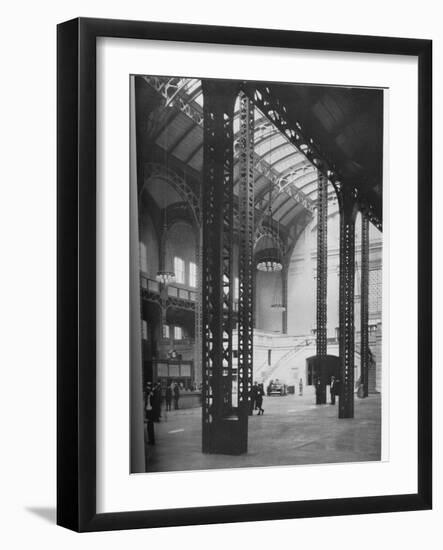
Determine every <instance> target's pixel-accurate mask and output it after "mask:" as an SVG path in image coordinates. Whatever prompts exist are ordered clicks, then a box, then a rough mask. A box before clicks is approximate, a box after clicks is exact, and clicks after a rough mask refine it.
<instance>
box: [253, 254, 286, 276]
mask: <svg viewBox="0 0 443 550" xmlns="http://www.w3.org/2000/svg"><path fill="white" fill-rule="evenodd" d="M257 269H258V271H265V272H267V273H274V272H276V271H281V270H282V269H283V266H282V265H281V263H280V262H279V261H278V259H277V256H269V257H266V258H262V259H261V260H260V261H259V262H258V263H257Z"/></svg>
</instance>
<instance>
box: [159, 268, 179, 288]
mask: <svg viewBox="0 0 443 550" xmlns="http://www.w3.org/2000/svg"><path fill="white" fill-rule="evenodd" d="M155 280H156V281H158V282H159V283H161V284H162V285H168V284H169V283H173V282H174V281H175V273H174V272H173V271H163V270H159V271H157V275H156V276H155Z"/></svg>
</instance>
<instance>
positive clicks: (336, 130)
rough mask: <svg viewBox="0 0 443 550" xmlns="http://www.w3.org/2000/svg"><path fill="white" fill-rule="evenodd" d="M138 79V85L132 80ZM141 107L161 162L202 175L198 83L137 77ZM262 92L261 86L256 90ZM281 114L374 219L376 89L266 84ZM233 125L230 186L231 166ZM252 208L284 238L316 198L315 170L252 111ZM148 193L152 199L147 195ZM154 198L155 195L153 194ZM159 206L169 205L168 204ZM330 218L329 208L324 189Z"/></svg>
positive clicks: (378, 174)
mask: <svg viewBox="0 0 443 550" xmlns="http://www.w3.org/2000/svg"><path fill="white" fill-rule="evenodd" d="M139 80H140V79H139ZM141 80H142V81H143V83H142V85H143V91H144V94H143V98H144V99H143V101H144V102H145V104H146V105H147V108H146V109H145V110H144V112H145V113H147V114H146V121H145V131H146V133H147V134H149V138H150V141H152V142H153V143H155V144H156V146H158V148H159V150H161V151H162V152H163V153H162V154H164V156H165V163H166V162H167V161H168V159H170V158H174V159H176V160H177V161H178V162H180V163H182V164H183V165H184V166H187V167H189V168H190V169H191V170H193V171H194V172H195V173H197V174H201V173H202V170H203V93H202V86H201V80H199V79H190V78H170V77H150V76H144V77H141ZM260 84H261V85H263V83H260ZM267 86H270V87H271V88H272V92H273V94H274V95H275V96H277V97H278V98H279V101H280V102H282V103H283V104H284V105H285V107H286V117H287V120H288V123H289V124H290V125H291V126H293V127H294V128H295V127H296V125H298V127H300V125H301V127H303V132H304V134H305V135H306V136H310V137H312V138H313V139H314V140H315V143H316V145H317V146H318V148H319V149H320V150H321V152H322V154H323V155H324V156H325V158H327V159H328V160H329V161H330V162H331V163H333V165H334V167H335V169H336V170H337V173H339V174H340V177H341V178H342V180H343V182H344V184H348V185H354V186H357V187H358V188H359V190H360V191H361V194H362V195H365V196H366V197H368V200H369V201H370V202H371V204H372V205H373V206H374V209H375V212H376V215H377V217H378V218H379V219H380V220H381V214H382V177H383V174H382V167H383V92H382V90H379V89H365V88H350V87H337V86H319V85H306V84H280V83H279V84H267ZM238 130H239V112H238V105H236V110H235V118H234V155H235V156H234V163H235V164H234V181H235V186H236V185H237V180H238V175H239V166H238V155H237V154H236V147H235V140H236V139H237V133H238ZM254 152H255V160H256V165H255V202H256V207H257V209H258V210H259V211H262V212H267V211H268V207H269V200H270V201H271V205H272V218H273V221H274V222H275V223H277V224H279V225H281V226H282V227H284V228H285V230H286V232H287V233H289V232H290V231H291V230H293V228H294V227H297V226H300V224H302V225H303V224H306V223H307V221H308V220H309V219H310V218H311V217H312V214H313V212H314V210H315V207H316V199H317V168H316V167H315V166H314V165H313V164H312V163H311V162H310V161H309V160H308V159H307V158H306V156H305V155H304V154H303V152H302V151H300V150H299V149H298V148H297V147H296V146H295V145H294V144H293V143H291V142H290V140H289V139H288V138H287V137H286V136H285V135H284V134H282V133H281V132H280V131H279V130H278V129H277V127H276V126H275V125H274V124H273V123H272V122H271V121H270V120H269V118H267V117H266V116H265V115H264V114H263V113H262V112H261V111H260V110H259V109H258V108H255V135H254ZM155 191H158V193H157V194H159V193H160V191H159V190H153V194H154V195H155ZM159 196H160V195H159ZM163 200H166V201H167V203H168V204H169V203H170V202H171V201H172V202H173V197H169V198H167V199H165V198H163ZM329 201H330V211H333V210H336V209H337V200H336V196H335V191H334V188H333V186H332V185H330V186H329Z"/></svg>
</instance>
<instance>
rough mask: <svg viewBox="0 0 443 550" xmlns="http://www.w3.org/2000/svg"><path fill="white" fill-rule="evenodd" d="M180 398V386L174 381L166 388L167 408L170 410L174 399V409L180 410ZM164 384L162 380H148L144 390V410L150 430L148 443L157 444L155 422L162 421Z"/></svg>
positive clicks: (148, 430)
mask: <svg viewBox="0 0 443 550" xmlns="http://www.w3.org/2000/svg"><path fill="white" fill-rule="evenodd" d="M179 399H180V387H179V385H178V383H177V382H172V383H171V384H169V385H168V386H167V388H166V392H165V402H166V410H167V411H170V410H171V407H172V401H173V400H174V409H175V410H178V408H179V406H178V403H179ZM162 401H163V394H162V385H161V383H160V382H155V383H153V382H148V383H147V384H146V389H145V392H144V410H145V419H146V425H147V426H146V427H147V432H148V444H149V445H155V430H154V422H160V418H161V410H162Z"/></svg>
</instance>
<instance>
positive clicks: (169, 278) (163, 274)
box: [155, 122, 175, 286]
mask: <svg viewBox="0 0 443 550" xmlns="http://www.w3.org/2000/svg"><path fill="white" fill-rule="evenodd" d="M165 170H166V172H167V170H168V122H167V123H166V126H165ZM167 211H168V206H167V204H166V185H165V184H164V185H163V212H164V215H163V231H162V234H161V255H160V269H159V270H158V271H157V275H156V276H155V280H156V281H157V282H158V283H160V284H162V285H165V286H167V285H168V284H170V283H173V282H174V281H175V273H174V272H173V271H169V270H167V269H166V236H167V233H168V213H167Z"/></svg>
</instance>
